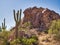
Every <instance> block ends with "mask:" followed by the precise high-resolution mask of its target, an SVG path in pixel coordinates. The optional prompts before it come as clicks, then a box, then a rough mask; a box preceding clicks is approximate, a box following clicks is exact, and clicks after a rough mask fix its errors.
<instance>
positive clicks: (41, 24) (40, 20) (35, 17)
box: [23, 7, 60, 30]
mask: <svg viewBox="0 0 60 45" xmlns="http://www.w3.org/2000/svg"><path fill="white" fill-rule="evenodd" d="M57 19H60V15H59V14H58V13H56V12H54V11H53V10H49V9H48V8H42V7H40V8H37V7H33V8H27V9H26V10H25V11H24V18H23V23H25V22H31V24H32V26H33V28H39V29H40V30H47V29H48V28H49V26H50V22H51V21H52V20H57Z"/></svg>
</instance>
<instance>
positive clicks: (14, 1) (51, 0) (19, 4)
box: [0, 0, 60, 29]
mask: <svg viewBox="0 0 60 45" xmlns="http://www.w3.org/2000/svg"><path fill="white" fill-rule="evenodd" d="M34 6H37V7H43V8H48V9H50V10H54V11H55V12H57V13H59V14H60V0H0V26H1V25H2V22H3V19H4V18H5V19H6V26H7V29H10V28H12V27H14V26H15V21H14V17H13V9H15V10H16V11H17V10H20V9H22V17H23V16H24V14H23V11H24V10H25V9H26V8H29V7H34Z"/></svg>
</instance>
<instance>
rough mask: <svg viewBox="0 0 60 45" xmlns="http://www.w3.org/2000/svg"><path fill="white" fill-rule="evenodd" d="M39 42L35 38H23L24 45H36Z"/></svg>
mask: <svg viewBox="0 0 60 45" xmlns="http://www.w3.org/2000/svg"><path fill="white" fill-rule="evenodd" d="M36 42H37V40H36V39H34V38H28V39H27V38H23V39H22V44H23V45H33V43H36Z"/></svg>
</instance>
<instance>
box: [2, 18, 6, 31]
mask: <svg viewBox="0 0 60 45" xmlns="http://www.w3.org/2000/svg"><path fill="white" fill-rule="evenodd" d="M2 29H3V30H5V29H6V25H5V18H4V22H2Z"/></svg>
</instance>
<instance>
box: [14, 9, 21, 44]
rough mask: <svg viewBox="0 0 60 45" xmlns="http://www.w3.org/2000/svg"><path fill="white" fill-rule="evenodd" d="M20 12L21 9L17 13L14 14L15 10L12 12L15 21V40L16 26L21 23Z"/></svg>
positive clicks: (16, 34) (16, 35)
mask: <svg viewBox="0 0 60 45" xmlns="http://www.w3.org/2000/svg"><path fill="white" fill-rule="evenodd" d="M21 12H22V9H20V11H19V10H18V11H17V13H16V12H15V10H13V14H14V20H15V37H16V39H17V38H18V26H19V24H20V22H21ZM16 45H17V43H16Z"/></svg>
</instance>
